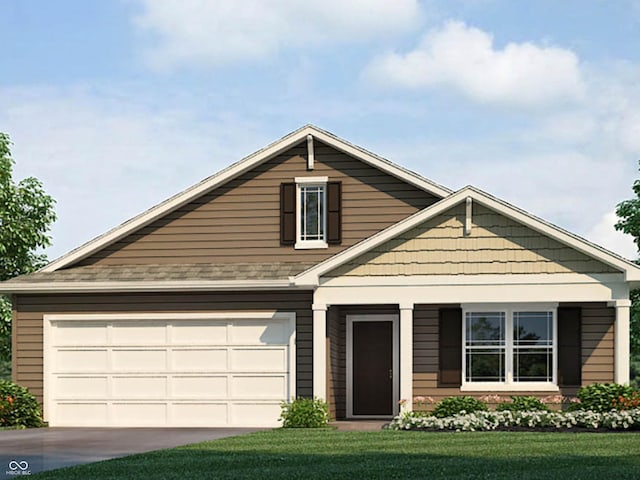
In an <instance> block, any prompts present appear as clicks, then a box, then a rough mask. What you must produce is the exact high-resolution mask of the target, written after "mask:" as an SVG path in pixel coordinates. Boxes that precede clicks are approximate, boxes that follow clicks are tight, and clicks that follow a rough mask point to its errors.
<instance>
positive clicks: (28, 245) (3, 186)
mask: <svg viewBox="0 0 640 480" xmlns="http://www.w3.org/2000/svg"><path fill="white" fill-rule="evenodd" d="M10 146H11V141H10V140H9V136H8V135H7V134H6V133H2V132H0V281H2V280H8V279H10V278H13V277H16V276H18V275H23V274H25V273H31V272H34V271H35V270H37V269H39V268H40V267H42V266H43V265H45V264H46V262H47V257H46V255H44V254H43V253H42V249H43V248H45V247H47V246H49V245H50V244H51V237H50V236H49V235H48V231H49V228H50V226H51V224H52V223H53V222H54V221H55V220H56V215H55V212H54V210H53V206H54V203H55V200H54V199H53V198H52V197H50V196H49V195H47V194H46V193H45V191H44V188H43V186H42V183H41V182H40V181H39V180H38V179H36V178H33V177H29V178H25V179H24V180H22V181H20V182H19V183H17V184H16V183H15V182H14V180H13V166H14V164H15V162H14V161H13V158H12V157H11V149H10ZM10 359H11V300H10V299H9V298H8V297H6V296H0V360H2V361H4V362H5V363H6V362H7V361H9V360H10Z"/></svg>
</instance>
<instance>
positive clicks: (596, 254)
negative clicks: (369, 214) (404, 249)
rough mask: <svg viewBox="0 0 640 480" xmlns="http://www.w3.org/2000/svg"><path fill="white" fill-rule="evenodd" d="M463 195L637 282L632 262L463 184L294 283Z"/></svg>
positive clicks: (313, 278)
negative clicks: (449, 193) (448, 194)
mask: <svg viewBox="0 0 640 480" xmlns="http://www.w3.org/2000/svg"><path fill="white" fill-rule="evenodd" d="M467 198H471V199H472V200H473V202H477V203H478V204H480V205H484V206H485V207H487V208H489V209H491V210H494V211H496V212H498V213H500V214H502V215H504V216H506V217H508V218H511V219H512V220H514V221H516V222H519V223H520V224H522V225H525V226H527V227H529V228H531V229H533V230H535V231H537V232H539V233H541V234H543V235H546V236H548V237H549V238H552V239H554V240H556V241H558V242H560V243H562V244H565V245H567V246H569V247H571V248H574V249H576V250H578V251H580V252H582V253H584V254H585V255H587V256H589V257H591V258H594V259H596V260H598V261H600V262H602V263H604V264H606V265H609V266H611V267H613V268H615V269H617V270H619V271H620V272H621V273H624V274H625V280H626V281H634V282H638V281H640V267H639V266H638V265H636V264H635V263H632V262H630V261H628V260H627V259H625V258H623V257H621V256H619V255H616V254H615V253H613V252H610V251H608V250H606V249H604V248H602V247H600V246H598V245H596V244H594V243H591V242H589V241H588V240H585V239H584V238H582V237H579V236H578V235H575V234H573V233H570V232H568V231H566V230H564V229H562V228H560V227H557V226H555V225H553V224H551V223H549V222H546V221H544V220H542V219H540V218H538V217H536V216H534V215H531V214H530V213H527V212H525V211H524V210H521V209H519V208H517V207H515V206H513V205H511V204H509V203H507V202H505V201H503V200H500V199H498V198H496V197H494V196H492V195H489V194H488V193H486V192H483V191H482V190H479V189H477V188H475V187H472V186H467V187H464V188H462V189H460V190H458V191H457V192H455V193H453V194H451V195H450V196H448V197H446V198H444V199H443V200H440V201H439V202H437V203H435V204H433V205H431V206H429V207H427V208H425V209H423V210H421V211H419V212H417V213H415V214H413V215H412V216H410V217H407V218H405V219H404V220H401V221H400V222H398V223H396V224H394V225H392V226H390V227H388V228H386V229H385V230H382V231H380V232H378V233H377V234H375V235H373V236H371V237H369V238H368V239H366V240H363V241H361V242H360V243H357V244H356V245H354V246H352V247H350V248H348V249H346V250H343V251H342V252H340V253H338V254H336V255H334V256H333V257H331V258H328V259H327V260H325V261H323V262H321V263H319V264H317V265H315V266H313V267H311V268H310V269H308V270H306V271H304V272H302V273H300V274H298V275H296V276H295V277H294V283H295V284H296V285H298V286H304V285H313V286H315V285H318V284H319V279H320V277H322V276H323V275H325V274H327V273H329V272H331V271H332V270H334V269H335V268H337V267H339V266H341V265H344V264H345V263H348V262H349V261H351V260H353V259H355V258H357V257H358V256H360V255H362V254H364V253H366V252H368V251H370V250H371V249H373V248H375V247H377V246H379V245H381V244H383V243H384V242H386V241H388V240H391V239H393V238H395V237H397V236H398V235H400V234H402V233H404V232H407V231H408V230H410V229H412V228H414V227H417V226H418V225H420V224H422V223H423V222H425V221H427V220H429V219H431V218H433V217H435V216H436V215H439V214H441V213H444V212H446V211H447V210H449V209H451V208H452V207H454V206H456V205H458V204H459V203H461V202H464V201H466V199H467Z"/></svg>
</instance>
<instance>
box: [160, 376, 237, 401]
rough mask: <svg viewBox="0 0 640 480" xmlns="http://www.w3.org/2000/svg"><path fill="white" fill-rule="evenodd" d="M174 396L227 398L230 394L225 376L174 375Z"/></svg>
mask: <svg viewBox="0 0 640 480" xmlns="http://www.w3.org/2000/svg"><path fill="white" fill-rule="evenodd" d="M172 382H173V389H172V390H173V391H172V396H173V398H225V397H228V396H229V392H228V380H227V377H226V375H225V376H210V375H207V376H189V377H182V376H174V377H173V379H172Z"/></svg>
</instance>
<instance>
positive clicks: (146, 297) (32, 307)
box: [13, 292, 313, 402]
mask: <svg viewBox="0 0 640 480" xmlns="http://www.w3.org/2000/svg"><path fill="white" fill-rule="evenodd" d="M311 303H312V293H311V292H224V293H184V294H170V293H166V294H154V293H149V294H91V295H80V294H78V295H33V296H28V295H20V296H17V302H16V309H17V314H16V318H15V320H14V327H13V328H14V338H15V347H16V348H15V350H14V352H13V358H14V359H15V360H14V362H15V369H14V372H13V378H14V380H15V381H16V382H17V383H20V384H21V385H24V386H25V387H27V388H29V390H30V391H31V392H32V393H33V394H34V395H36V397H37V398H38V401H40V402H42V382H43V363H42V342H43V339H42V326H43V315H44V314H52V313H58V314H59V313H111V312H132V313H133V312H212V311H247V310H249V311H265V310H269V311H271V310H279V311H285V312H292V311H293V312H295V313H296V390H297V391H296V394H297V395H299V396H306V397H309V396H312V394H313V392H312V365H313V364H312V342H313V338H312V337H313V334H312V312H311Z"/></svg>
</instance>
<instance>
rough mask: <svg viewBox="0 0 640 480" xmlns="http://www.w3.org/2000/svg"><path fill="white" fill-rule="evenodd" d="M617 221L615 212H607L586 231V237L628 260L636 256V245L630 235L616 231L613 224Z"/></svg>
mask: <svg viewBox="0 0 640 480" xmlns="http://www.w3.org/2000/svg"><path fill="white" fill-rule="evenodd" d="M617 221H618V217H617V216H616V214H615V212H608V213H606V214H604V215H603V216H602V218H601V219H600V221H599V222H598V223H597V224H596V225H595V226H594V227H593V228H592V229H591V230H590V231H589V232H588V233H587V235H586V237H587V238H588V239H589V240H591V241H592V242H594V243H596V244H597V245H600V246H602V247H605V248H607V249H609V250H611V251H612V252H616V253H618V254H619V255H622V256H623V257H625V258H628V259H629V260H635V259H636V258H638V247H637V246H636V244H635V243H634V241H633V237H632V236H631V235H627V234H626V233H622V232H619V231H617V230H616V229H615V228H614V225H615V224H616V222H617Z"/></svg>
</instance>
